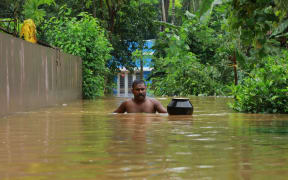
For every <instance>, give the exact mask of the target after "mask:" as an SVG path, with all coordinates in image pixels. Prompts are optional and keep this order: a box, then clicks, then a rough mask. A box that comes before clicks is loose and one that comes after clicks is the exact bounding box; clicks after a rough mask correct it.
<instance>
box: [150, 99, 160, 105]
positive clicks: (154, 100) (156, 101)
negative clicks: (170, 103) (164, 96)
mask: <svg viewBox="0 0 288 180" xmlns="http://www.w3.org/2000/svg"><path fill="white" fill-rule="evenodd" d="M148 100H149V101H151V102H152V103H153V104H157V103H159V101H158V100H157V99H155V98H148Z"/></svg>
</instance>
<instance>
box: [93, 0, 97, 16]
mask: <svg viewBox="0 0 288 180" xmlns="http://www.w3.org/2000/svg"><path fill="white" fill-rule="evenodd" d="M92 3H93V17H94V18H96V17H97V16H96V0H93V2H92Z"/></svg>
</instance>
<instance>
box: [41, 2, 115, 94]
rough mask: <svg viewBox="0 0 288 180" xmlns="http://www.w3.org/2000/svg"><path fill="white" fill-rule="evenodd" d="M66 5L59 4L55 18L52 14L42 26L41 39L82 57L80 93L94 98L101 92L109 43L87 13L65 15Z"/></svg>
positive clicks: (66, 12) (68, 12)
mask: <svg viewBox="0 0 288 180" xmlns="http://www.w3.org/2000/svg"><path fill="white" fill-rule="evenodd" d="M69 14H70V10H69V9H65V8H62V11H61V12H60V14H59V18H56V17H53V18H51V19H50V20H48V21H47V22H45V24H44V25H43V26H42V29H41V30H42V32H43V35H42V37H44V40H45V41H46V42H49V43H51V44H52V45H53V46H56V47H59V48H61V49H62V50H63V51H64V52H66V53H70V54H73V55H77V56H80V57H81V58H82V60H83V67H82V69H83V97H84V98H95V97H96V96H102V95H103V94H104V90H105V86H106V80H107V79H105V78H106V77H107V76H108V75H109V72H108V69H107V68H106V66H105V64H106V62H107V61H108V59H110V58H111V56H110V54H109V53H110V51H111V50H112V48H111V44H110V43H109V41H108V40H107V38H106V36H105V30H104V29H103V28H101V27H100V26H99V23H98V21H97V19H95V18H93V17H92V16H90V15H88V14H87V13H80V14H79V15H78V16H77V17H72V18H70V17H67V15H69Z"/></svg>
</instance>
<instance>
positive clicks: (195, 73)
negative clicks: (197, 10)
mask: <svg viewBox="0 0 288 180" xmlns="http://www.w3.org/2000/svg"><path fill="white" fill-rule="evenodd" d="M189 22H190V21H188V24H189ZM188 29H189V28H188V26H185V25H184V26H182V27H181V28H180V30H179V32H177V33H175V32H173V31H171V32H170V31H169V30H168V29H166V32H162V33H160V34H159V36H160V38H159V39H158V41H156V45H155V48H156V53H155V57H154V59H153V61H154V70H153V72H152V78H151V79H152V82H153V88H154V90H155V94H156V95H169V96H175V95H181V96H184V95H199V94H205V95H214V94H219V93H220V90H219V89H220V88H219V83H218V82H217V81H216V79H217V78H218V76H219V75H220V73H219V71H218V70H217V69H216V68H214V67H213V66H209V65H207V64H202V63H201V60H200V59H199V58H197V55H196V54H195V53H193V52H191V49H190V47H189V45H188V44H187V42H189V32H190V31H189V30H188Z"/></svg>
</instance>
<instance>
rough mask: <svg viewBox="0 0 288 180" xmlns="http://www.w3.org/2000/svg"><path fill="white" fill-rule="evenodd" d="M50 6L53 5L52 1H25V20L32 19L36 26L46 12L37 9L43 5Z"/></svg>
mask: <svg viewBox="0 0 288 180" xmlns="http://www.w3.org/2000/svg"><path fill="white" fill-rule="evenodd" d="M51 4H54V5H55V2H54V0H26V1H25V4H24V6H23V8H24V11H23V14H24V17H25V19H33V21H34V22H35V23H36V24H39V23H40V22H41V21H43V20H44V17H45V16H46V11H45V10H44V9H39V7H40V6H43V5H48V6H50V5H51Z"/></svg>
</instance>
